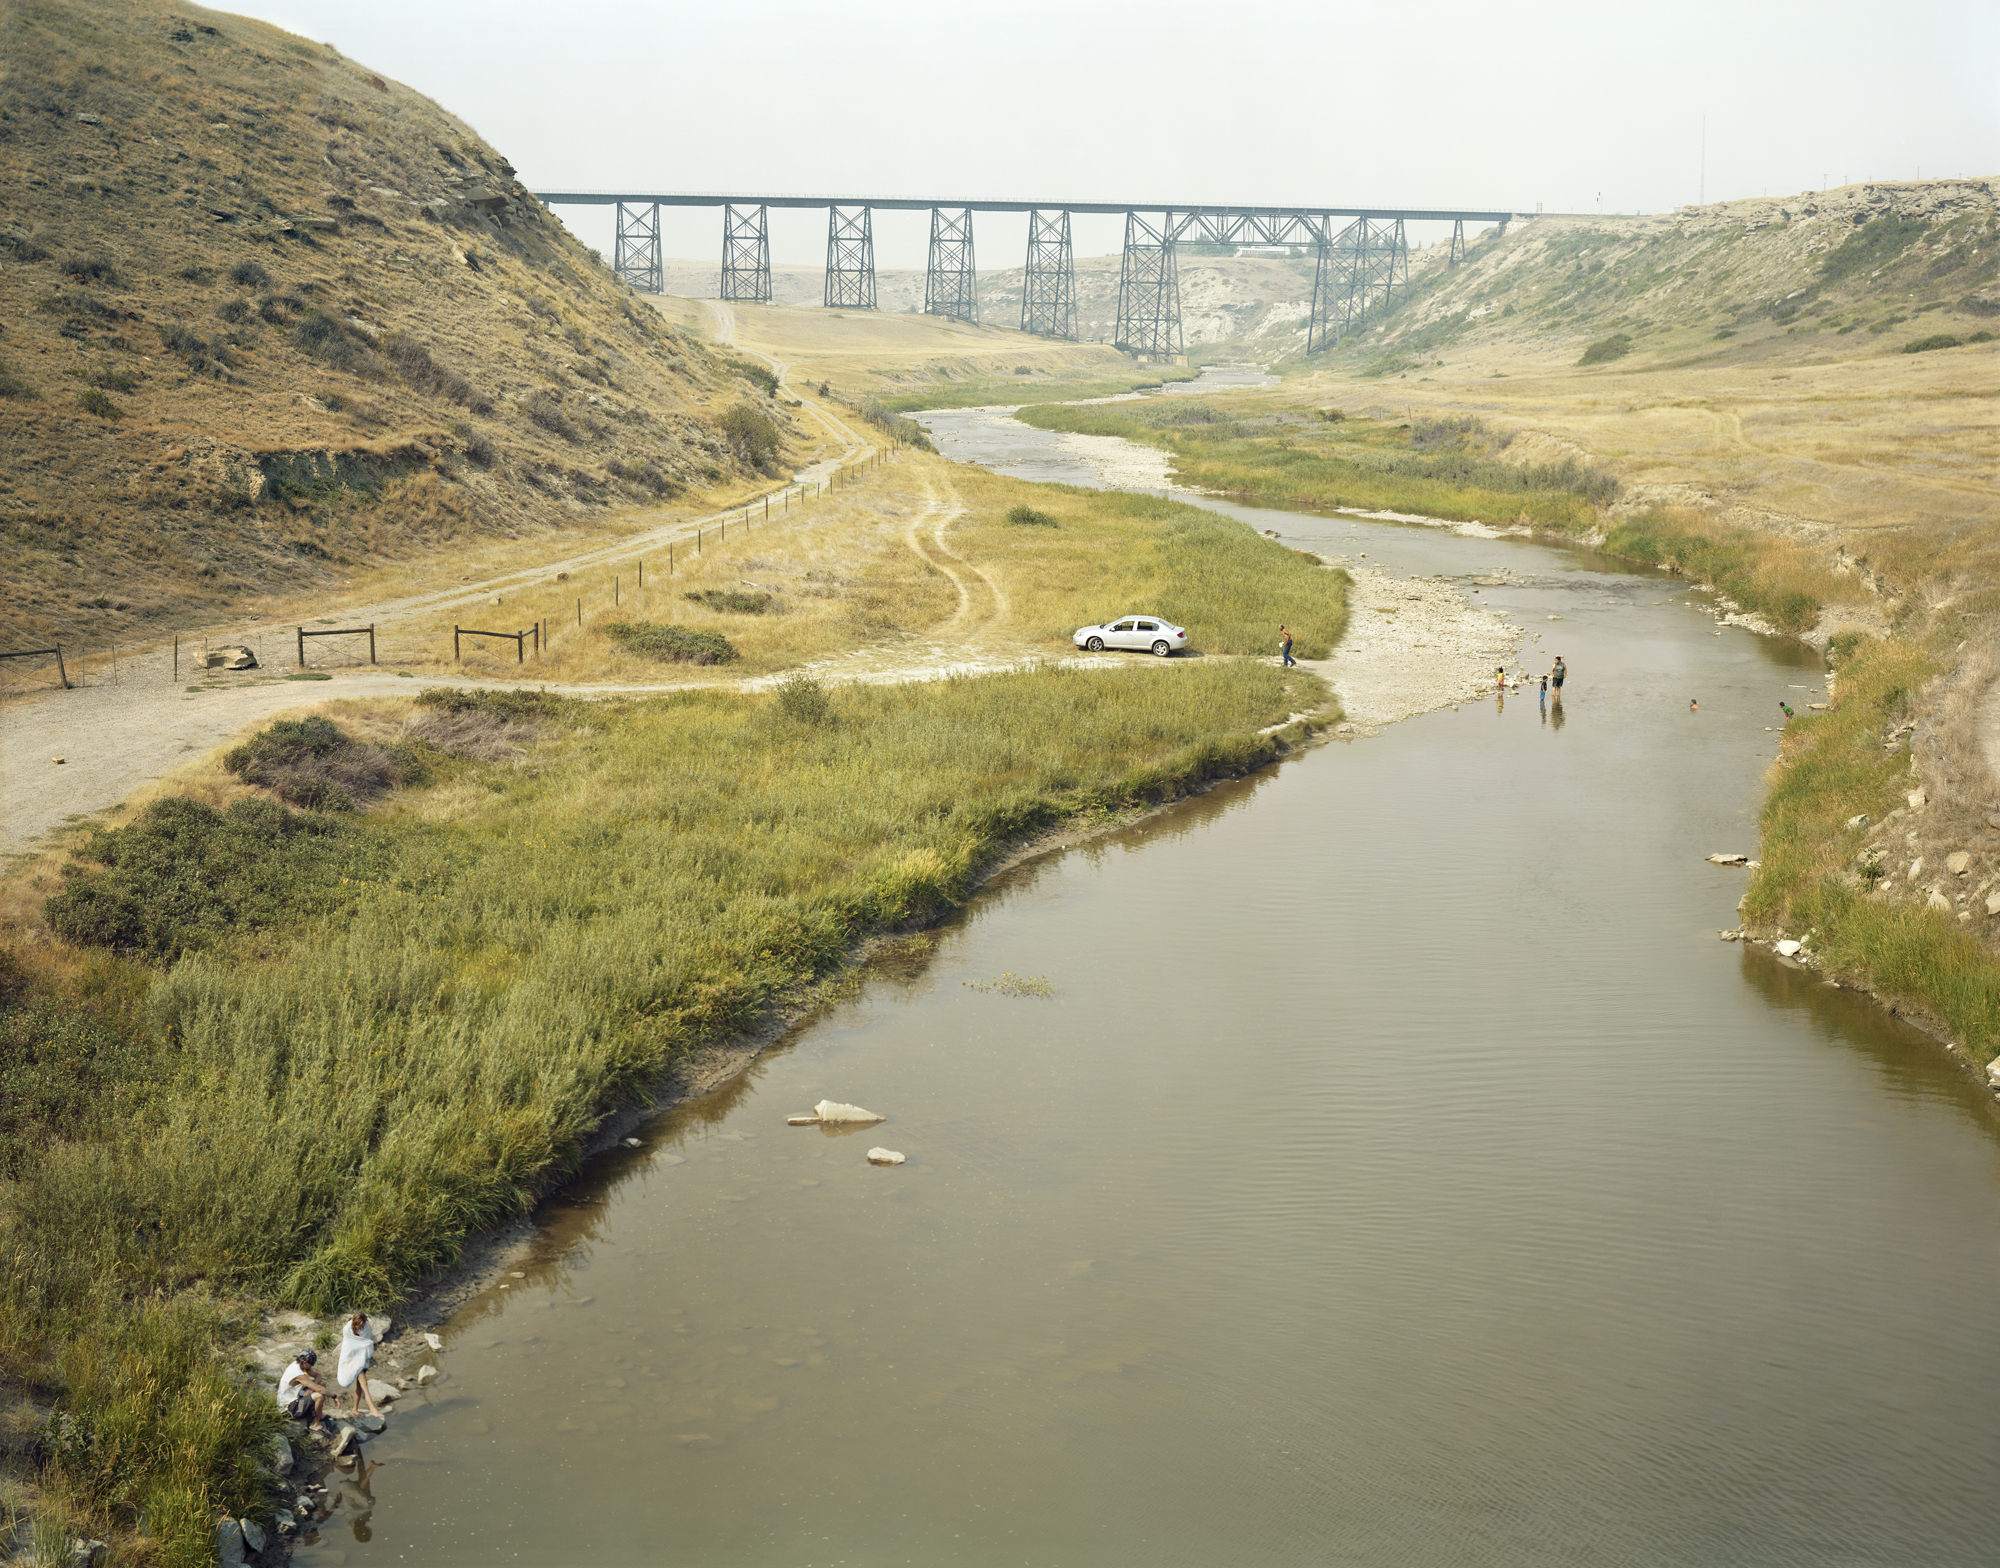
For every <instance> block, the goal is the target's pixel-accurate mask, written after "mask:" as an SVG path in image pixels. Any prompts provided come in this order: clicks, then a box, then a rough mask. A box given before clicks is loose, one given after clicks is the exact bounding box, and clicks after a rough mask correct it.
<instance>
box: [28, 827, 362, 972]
mask: <svg viewBox="0 0 2000 1568" xmlns="http://www.w3.org/2000/svg"><path fill="white" fill-rule="evenodd" d="M363 847H364V846H362V845H361V844H360V842H359V841H349V840H346V839H343V838H342V837H341V836H340V835H339V834H338V831H337V827H336V825H335V824H334V823H333V822H331V821H329V820H327V819H326V818H324V817H313V816H301V815H298V814H296V813H294V812H290V811H287V810H286V809H285V808H284V807H283V806H281V805H279V804H278V803H277V802H276V801H274V800H264V799H256V798H252V799H248V800H239V801H237V802H236V804H235V805H233V806H231V807H230V808H229V810H228V811H226V812H222V811H217V810H216V809H215V808H214V807H213V806H209V805H204V804H203V803H202V802H200V801H198V800H189V799H186V798H185V797H175V798H172V799H168V800H162V801H157V802H155V803H154V804H153V805H151V806H149V807H147V808H146V810H145V811H144V812H143V813H142V814H141V815H140V816H139V817H138V819H137V820H136V821H134V822H133V823H132V824H131V825H130V826H129V827H123V828H109V829H102V830H100V831H98V832H97V833H94V834H93V835H92V836H91V837H90V839H89V840H88V841H87V842H86V843H85V844H84V845H83V846H82V847H81V848H80V849H78V850H77V851H76V857H77V858H76V860H74V861H72V862H70V863H69V864H68V865H66V866H65V867H64V869H63V875H64V877H65V878H66V885H65V886H64V887H63V888H62V890H61V891H60V892H57V893H54V894H52V895H50V897H49V898H48V899H47V900H45V901H44V903H43V906H42V912H43V915H44V917H45V918H46V919H47V920H48V923H49V929H50V930H52V931H53V932H55V934H56V935H57V936H59V937H61V938H62V939H63V940H64V941H66V942H76V943H79V944H82V945H85V946H90V947H108V948H113V949H116V950H118V951H120V952H127V953H133V954H136V955H138V956H140V957H143V958H149V959H155V960H159V961H163V962H171V961H172V960H173V959H176V958H178V957H179V956H180V955H181V954H182V953H184V952H188V951H190V950H193V949H196V948H200V947H204V946H207V945H209V944H210V943H212V942H214V941H217V940H220V939H222V938H224V937H227V936H229V935H230V934H231V933H233V932H236V931H244V930H260V929H263V928H266V927H270V926H276V925H281V924H285V923H288V922H295V921H298V920H301V919H304V918H307V917H316V916H322V915H324V914H325V913H327V912H328V911H329V910H331V909H333V908H335V907H336V906H339V905H341V904H343V903H344V902H345V901H346V895H345V894H344V893H343V892H342V889H341V873H342V872H343V871H350V870H357V869H358V866H357V865H356V864H355V861H356V858H357V856H358V855H359V854H360V853H361V851H362V848H363ZM93 868H95V869H93Z"/></svg>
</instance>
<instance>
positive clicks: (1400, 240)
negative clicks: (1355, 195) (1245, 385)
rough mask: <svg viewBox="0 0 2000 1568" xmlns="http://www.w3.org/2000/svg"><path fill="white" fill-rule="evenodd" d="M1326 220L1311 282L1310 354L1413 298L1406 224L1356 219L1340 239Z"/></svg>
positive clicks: (1331, 345)
mask: <svg viewBox="0 0 2000 1568" xmlns="http://www.w3.org/2000/svg"><path fill="white" fill-rule="evenodd" d="M1332 228H1333V224H1332V222H1331V220H1329V221H1328V223H1327V225H1326V229H1325V230H1323V231H1322V233H1321V237H1320V243H1319V264H1318V266H1317V267H1316V268H1315V269H1314V277H1313V313H1312V319H1311V321H1310V322H1309V323H1308V325H1307V328H1306V351H1307V352H1308V353H1315V354H1316V353H1318V352H1319V351H1320V350H1321V349H1327V348H1332V347H1334V346H1336V345H1337V344H1339V343H1340V342H1341V341H1342V340H1343V339H1344V338H1346V337H1348V336H1350V335H1351V334H1353V333H1355V332H1358V331H1360V330H1361V328H1362V327H1364V326H1366V325H1367V324H1368V323H1369V322H1371V321H1373V320H1375V319H1376V318H1377V317H1379V316H1381V315H1383V314H1385V313H1386V312H1387V311H1389V310H1390V309H1391V308H1393V307H1394V306H1395V305H1396V303H1397V302H1398V301H1399V300H1405V299H1408V298H1409V297H1410V247H1409V242H1408V239H1407V237H1406V236H1405V235H1404V233H1403V220H1402V219H1401V218H1396V219H1392V220H1390V221H1388V222H1385V223H1371V222H1369V221H1368V220H1367V219H1366V218H1356V219H1355V220H1354V221H1353V222H1352V223H1350V224H1348V226H1347V227H1346V228H1344V229H1342V230H1341V231H1340V232H1339V233H1338V234H1334V233H1332Z"/></svg>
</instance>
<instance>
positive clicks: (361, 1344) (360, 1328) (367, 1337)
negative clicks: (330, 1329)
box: [340, 1312, 382, 1416]
mask: <svg viewBox="0 0 2000 1568" xmlns="http://www.w3.org/2000/svg"><path fill="white" fill-rule="evenodd" d="M374 1360H375V1330H373V1329H372V1328H370V1327H369V1326H368V1314H367V1313H365V1312H357V1313H355V1314H354V1316H353V1317H351V1318H349V1319H348V1320H347V1321H346V1322H345V1323H343V1324H341V1325H340V1386H341V1387H342V1388H352V1389H353V1390H354V1405H353V1408H352V1409H351V1410H350V1411H349V1412H348V1414H350V1415H357V1416H358V1415H360V1414H361V1401H362V1400H364V1399H365V1400H367V1401H368V1413H369V1414H370V1415H371V1416H379V1415H380V1414H381V1413H382V1412H381V1411H380V1410H378V1409H376V1408H375V1396H374V1395H373V1394H372V1393H370V1392H369V1390H368V1368H369V1366H370V1364H372V1363H373V1361H374Z"/></svg>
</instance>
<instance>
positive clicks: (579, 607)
mask: <svg viewBox="0 0 2000 1568" xmlns="http://www.w3.org/2000/svg"><path fill="white" fill-rule="evenodd" d="M576 624H577V625H579V626H581V625H582V624H583V600H581V599H578V600H577V601H576Z"/></svg>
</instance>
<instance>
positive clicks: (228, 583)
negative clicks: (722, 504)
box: [0, 0, 789, 641]
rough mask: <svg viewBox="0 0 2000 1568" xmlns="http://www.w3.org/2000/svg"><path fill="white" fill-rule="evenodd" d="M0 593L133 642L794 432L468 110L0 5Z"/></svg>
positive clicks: (126, 15)
mask: <svg viewBox="0 0 2000 1568" xmlns="http://www.w3.org/2000/svg"><path fill="white" fill-rule="evenodd" d="M0 69H4V77H0V431H4V441H5V460H4V461H0V541H4V547H0V594H4V598H5V603H6V607H7V608H6V632H5V636H6V637H7V638H10V639H17V640H18V639H21V638H27V637H37V638H39V637H47V636H62V637H66V638H70V639H76V638H78V637H88V638H90V639H92V640H105V641H109V640H112V639H120V640H132V639H135V638H138V637H143V636H145V635H147V634H149V633H150V632H155V631H160V630H164V629H167V628H169V627H174V626H182V625H190V624H204V625H214V624H217V622H218V621H221V620H226V619H228V618H231V617H235V616H239V615H242V614H244V613H246V612H247V610H248V608H249V607H250V605H251V603H252V601H253V600H255V599H256V598H258V597H260V596H264V595H271V594H280V593H292V592H297V591H299V590H302V589H305V588H309V587H310V586H311V585H312V584H313V583H315V582H328V581H336V580H343V579H344V578H345V576H346V574H347V573H348V572H349V571H350V570H351V568H352V567H354V566H355V565H357V564H360V563H364V562H368V561H373V560H381V559H384V558H389V557H396V556H401V555H408V554H410V553H412V552H417V551H421V550H424V549H427V548H430V547H434V546H438V545H442V544H445V543H448V542H450V541H452V540H455V539H458V540H463V539H469V538H474V537H477V536H482V535H487V536H490V535H510V534H520V533H523V532H526V531H532V530H537V529H542V528H547V527H552V526H561V525H563V524H565V523H567V522H571V521H573V520H576V519H579V518H591V517H598V516H603V515H605V514H606V513H607V512H609V511H611V510H613V509H615V508H618V507H620V506H637V505H641V504H648V503H654V502H657V501H659V500H661V499H663V498H670V497H672V496H674V495H676V494H679V493H680V492H682V491H685V490H700V489H705V488H709V487H714V486H727V485H728V484H731V483H737V482H740V481H742V480H744V479H746V478H748V477H749V471H748V469H747V468H746V467H745V465H744V463H743V462H742V461H741V460H740V459H739V457H738V455H737V453H736V451H735V450H734V449H733V448H732V446H731V444H730V442H729V441H728V440H726V439H725V438H724V436H723V435H722V434H721V432H720V431H719V429H718V428H717V426H716V425H715V424H714V423H713V422H712V419H713V417H714V416H718V415H720V414H721V413H723V412H724V411H725V409H726V408H727V407H728V406H729V405H732V404H734V403H737V402H747V403H751V404H754V405H756V406H757V407H758V408H760V409H761V410H762V411H763V412H764V413H765V414H766V415H768V416H769V417H771V418H772V419H774V420H777V421H779V422H780V424H781V426H788V424H789V421H788V419H787V416H786V414H785V411H784V410H783V409H781V408H779V407H777V406H776V405H775V404H773V403H772V402H771V401H770V399H768V398H767V397H765V396H764V394H763V393H762V392H761V391H760V390H759V389H758V388H757V387H756V385H755V384H754V383H753V381H752V380H750V379H746V378H745V377H744V376H743V375H741V374H739V373H737V372H736V371H734V370H732V369H731V368H730V366H729V364H728V363H727V362H725V361H724V360H721V359H718V358H717V357H716V356H714V355H713V354H711V353H710V352H709V350H707V349H706V348H704V347H703V346H702V345H701V344H700V343H699V342H698V341H697V340H696V339H695V338H694V337H693V335H691V334H689V333H686V332H683V331H680V330H678V329H676V328H674V327H673V326H671V325H669V324H668V323H666V322H665V321H663V320H662V319H661V318H660V317H659V315H658V313H657V312H655V311H653V310H650V309H646V308H644V307H643V306H642V305H640V304H639V303H638V302H636V301H635V300H634V298H633V297H632V296H631V294H630V293H629V291H626V290H624V289H623V288H622V287H621V286H619V285H618V284H617V283H616V282H615V280H613V279H612V278H611V277H610V275H609V274H608V273H607V272H606V271H605V270H604V269H603V268H602V267H600V266H599V265H597V264H596V263H595V261H594V260H593V258H592V256H591V253H590V252H589V251H588V250H586V249H585V248H584V247H583V246H582V245H580V244H578V243H577V242H576V241H575V240H574V239H572V238H571V237H570V235H569V234H568V233H567V232H566V231H565V230H564V229H563V228H562V227H561V225H560V224H559V223H557V222H556V220H555V219H554V218H553V217H552V216H551V215H550V214H549V213H548V212H547V211H546V210H545V209H544V208H543V207H542V206H541V205H540V203H538V202H537V201H536V200H535V199H534V197H533V196H532V195H531V194H530V193H529V192H527V191H526V190H524V189H523V188H522V186H521V185H520V183H519V182H518V181H517V180H516V178H515V175H514V170H513V168H512V166H511V165H509V164H508V162H507V160H506V159H505V158H504V157H502V156H501V155H500V154H499V153H498V152H497V151H496V150H494V149H493V148H492V147H490V146H488V145H487V144H486V143H485V142H484V141H482V140H481V139H480V138H479V137H478V136H477V135H476V134H475V133H474V132H473V131H472V129H471V128H470V127H469V126H467V125H466V124H465V123H464V122H463V121H461V120H459V119H457V118H455V117H454V116H453V115H451V114H450V113H448V112H447V111H445V110H444V109H442V108H440V107H439V106H438V105H437V104H435V103H433V102H431V101H430V100H429V99H427V98H425V97H423V96H421V95H420V94H418V93H416V92H414V91H412V90H411V89H409V88H407V87H404V86H402V85H400V84H398V83H395V82H391V81H388V80H386V79H384V78H382V77H381V76H378V75H376V74H375V73H373V72H372V71H370V70H369V69H368V67H366V66H365V65H358V64H356V63H354V62H352V61H349V60H346V59H343V58H342V57H341V56H340V55H339V54H338V53H336V52H335V51H334V50H333V49H332V48H331V47H329V46H328V45H325V44H320V43H314V42H310V41H308V40H306V39H303V38H295V37H292V36H290V35H289V34H286V33H284V32H281V31H279V30H278V29H276V28H274V27H270V26H267V25H265V24H264V23H261V22H254V21H249V20H246V19H244V18H241V17H234V16H229V15H225V14H222V13H219V12H211V11H204V10H200V9H198V8H194V7H191V6H187V5H182V4H171V5H170V4H167V3H163V0H38V3H36V4H33V5H25V4H17V5H13V6H10V7H9V8H8V14H7V19H6V32H5V49H4V53H0Z"/></svg>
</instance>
